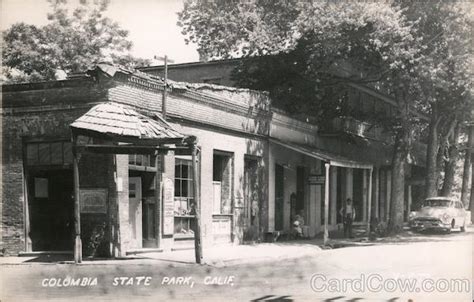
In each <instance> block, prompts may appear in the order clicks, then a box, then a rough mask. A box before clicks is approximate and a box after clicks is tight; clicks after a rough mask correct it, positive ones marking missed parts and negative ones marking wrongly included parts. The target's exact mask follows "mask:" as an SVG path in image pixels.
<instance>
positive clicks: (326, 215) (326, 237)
mask: <svg viewBox="0 0 474 302" xmlns="http://www.w3.org/2000/svg"><path fill="white" fill-rule="evenodd" d="M324 166H325V167H326V178H325V182H324V184H325V187H324V245H326V244H327V243H328V240H329V231H328V220H329V168H330V167H331V164H329V163H326V164H325V165H324Z"/></svg>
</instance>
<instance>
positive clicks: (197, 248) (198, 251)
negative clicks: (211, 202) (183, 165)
mask: <svg viewBox="0 0 474 302" xmlns="http://www.w3.org/2000/svg"><path fill="white" fill-rule="evenodd" d="M191 151H192V165H193V193H194V194H193V195H194V209H195V216H196V226H195V230H194V255H195V257H196V263H198V264H201V263H202V258H203V257H202V238H201V216H200V215H201V213H200V212H201V202H200V198H199V182H198V170H197V164H196V153H197V147H196V141H194V142H193V143H192V146H191Z"/></svg>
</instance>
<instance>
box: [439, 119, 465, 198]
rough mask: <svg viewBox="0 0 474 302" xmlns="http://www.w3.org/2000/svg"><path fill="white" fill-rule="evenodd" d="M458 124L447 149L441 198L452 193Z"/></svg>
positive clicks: (457, 150)
mask: <svg viewBox="0 0 474 302" xmlns="http://www.w3.org/2000/svg"><path fill="white" fill-rule="evenodd" d="M460 127H461V125H460V123H459V122H458V123H457V124H456V127H455V128H454V133H453V139H452V142H451V143H450V144H449V148H448V161H447V162H446V163H445V166H444V181H443V188H442V189H441V196H449V195H451V192H452V191H453V186H454V177H455V174H456V163H457V160H458V158H459V144H458V141H459V133H460Z"/></svg>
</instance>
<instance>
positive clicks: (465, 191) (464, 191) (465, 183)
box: [461, 128, 474, 207]
mask: <svg viewBox="0 0 474 302" xmlns="http://www.w3.org/2000/svg"><path fill="white" fill-rule="evenodd" d="M471 129H474V128H467V130H466V133H467V136H468V139H467V148H466V154H465V156H464V169H463V174H462V188H461V201H462V203H463V204H464V206H465V207H467V206H468V204H469V200H468V198H469V191H470V190H469V177H470V176H471V160H472V158H471V149H472V148H473V146H474V142H473V140H474V138H473V135H474V133H472V132H473V131H472V130H471ZM471 195H472V191H471ZM471 199H472V197H471Z"/></svg>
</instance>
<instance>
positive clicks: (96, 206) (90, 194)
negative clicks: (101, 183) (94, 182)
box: [79, 189, 107, 213]
mask: <svg viewBox="0 0 474 302" xmlns="http://www.w3.org/2000/svg"><path fill="white" fill-rule="evenodd" d="M79 196H80V204H81V213H107V189H81V190H80V191H79Z"/></svg>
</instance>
